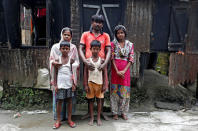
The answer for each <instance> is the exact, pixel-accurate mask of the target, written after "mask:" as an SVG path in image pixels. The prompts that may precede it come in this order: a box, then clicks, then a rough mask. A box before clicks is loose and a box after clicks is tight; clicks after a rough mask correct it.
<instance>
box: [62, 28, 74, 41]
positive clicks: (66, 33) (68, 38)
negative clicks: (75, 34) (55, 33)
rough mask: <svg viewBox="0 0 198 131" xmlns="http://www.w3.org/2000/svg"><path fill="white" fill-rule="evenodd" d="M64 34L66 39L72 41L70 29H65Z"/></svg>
mask: <svg viewBox="0 0 198 131" xmlns="http://www.w3.org/2000/svg"><path fill="white" fill-rule="evenodd" d="M62 36H63V40H64V41H67V42H70V41H71V38H72V36H71V33H70V31H68V30H66V31H64V32H63V34H62Z"/></svg>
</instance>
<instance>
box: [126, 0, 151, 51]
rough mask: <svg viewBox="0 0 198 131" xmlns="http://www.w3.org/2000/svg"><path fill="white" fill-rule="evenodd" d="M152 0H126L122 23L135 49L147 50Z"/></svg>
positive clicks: (148, 48) (148, 47)
mask: <svg viewBox="0 0 198 131" xmlns="http://www.w3.org/2000/svg"><path fill="white" fill-rule="evenodd" d="M152 4H153V0H127V4H126V10H125V16H124V17H125V20H124V25H125V26H126V28H127V32H128V39H129V40H130V41H131V42H134V43H135V50H136V51H139V52H149V50H150V32H151V26H152Z"/></svg>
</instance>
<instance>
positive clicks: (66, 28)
mask: <svg viewBox="0 0 198 131" xmlns="http://www.w3.org/2000/svg"><path fill="white" fill-rule="evenodd" d="M65 31H69V32H70V34H71V37H72V29H71V28H69V27H65V28H63V29H62V34H63V33H64V32H65Z"/></svg>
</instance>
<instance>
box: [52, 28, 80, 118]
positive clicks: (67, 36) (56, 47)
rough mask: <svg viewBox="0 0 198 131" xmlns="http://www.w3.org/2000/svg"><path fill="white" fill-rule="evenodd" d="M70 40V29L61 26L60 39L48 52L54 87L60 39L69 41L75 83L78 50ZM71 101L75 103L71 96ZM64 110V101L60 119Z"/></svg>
mask: <svg viewBox="0 0 198 131" xmlns="http://www.w3.org/2000/svg"><path fill="white" fill-rule="evenodd" d="M71 40H72V30H71V29H70V28H68V27H66V28H63V29H62V31H61V40H60V41H59V43H56V44H54V45H53V46H52V49H51V52H50V76H51V82H50V84H51V86H52V87H54V83H55V82H54V76H55V71H54V69H55V67H56V68H59V67H60V65H61V64H60V63H58V62H56V61H57V60H58V59H59V56H60V55H61V52H60V50H59V49H60V43H61V42H62V41H67V42H70V52H69V54H68V55H69V57H71V59H72V72H73V81H74V84H75V85H76V84H77V74H78V67H79V57H78V51H77V48H76V46H75V45H74V44H72V43H71ZM52 90H53V113H54V119H56V93H55V90H54V88H53V89H52ZM72 103H73V104H75V98H72ZM72 108H73V109H72V111H73V112H74V108H75V105H73V106H72ZM65 112H66V106H65V102H64V104H63V109H62V113H61V114H62V115H61V117H62V120H65V119H66V116H67V115H65Z"/></svg>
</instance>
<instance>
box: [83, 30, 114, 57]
mask: <svg viewBox="0 0 198 131" xmlns="http://www.w3.org/2000/svg"><path fill="white" fill-rule="evenodd" d="M93 40H98V41H100V43H101V50H100V52H99V56H100V57H101V58H102V59H105V47H106V46H111V43H110V37H109V35H108V34H107V33H104V32H103V33H102V34H100V35H99V36H97V37H95V36H94V34H93V33H92V32H90V31H87V32H84V33H83V34H82V36H81V39H80V43H81V44H83V45H85V50H86V51H85V57H86V58H90V57H91V56H92V53H91V50H90V48H91V45H90V43H91V42H92V41H93Z"/></svg>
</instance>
